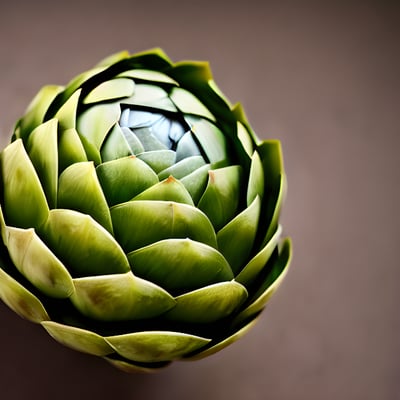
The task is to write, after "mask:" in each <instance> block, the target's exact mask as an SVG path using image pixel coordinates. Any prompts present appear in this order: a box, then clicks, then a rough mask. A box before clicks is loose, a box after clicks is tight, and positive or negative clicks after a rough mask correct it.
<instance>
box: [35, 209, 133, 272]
mask: <svg viewBox="0 0 400 400" xmlns="http://www.w3.org/2000/svg"><path fill="white" fill-rule="evenodd" d="M38 234H39V236H40V237H41V238H42V239H43V241H44V242H45V243H46V244H47V246H48V247H49V248H50V249H51V250H52V251H53V252H54V254H55V255H56V256H57V257H58V258H59V259H60V260H61V261H62V262H63V264H64V265H65V266H66V267H67V268H68V270H69V271H71V273H72V274H75V275H77V276H92V275H103V274H113V273H123V272H127V271H129V270H130V267H129V263H128V260H127V258H126V256H125V253H124V252H123V250H122V248H121V247H120V245H119V244H118V243H117V241H116V240H115V239H114V238H113V236H112V235H111V234H110V233H109V232H108V231H107V230H106V229H104V228H103V227H102V226H101V225H100V224H99V223H97V222H96V221H95V220H94V219H93V218H92V217H90V216H89V215H85V214H81V213H79V212H77V211H73V210H64V209H55V210H51V211H50V213H49V218H48V220H47V221H46V223H45V224H43V226H41V228H40V230H39V232H38ZM73 276H74V275H73Z"/></svg>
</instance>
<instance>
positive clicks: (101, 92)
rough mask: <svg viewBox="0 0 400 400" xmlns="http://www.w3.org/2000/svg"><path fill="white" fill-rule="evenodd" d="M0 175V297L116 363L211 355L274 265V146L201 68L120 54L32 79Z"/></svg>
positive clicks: (257, 307) (279, 177) (65, 339)
mask: <svg viewBox="0 0 400 400" xmlns="http://www.w3.org/2000/svg"><path fill="white" fill-rule="evenodd" d="M0 172H1V192H2V196H1V210H2V213H1V237H2V245H1V252H0V253H1V259H0V263H1V268H0V297H1V299H2V300H3V301H4V302H5V303H6V304H7V305H8V306H9V307H10V308H12V309H13V310H14V311H15V312H16V313H18V314H19V315H21V316H22V317H24V318H26V319H28V320H30V321H33V322H36V323H39V324H41V325H42V326H43V327H44V328H45V329H46V330H47V331H48V332H49V334H50V335H51V336H52V337H54V338H55V339H56V340H57V341H59V342H60V343H62V344H64V345H66V346H69V347H71V348H73V349H76V350H79V351H82V352H86V353H89V354H93V355H97V356H100V357H104V358H105V359H107V360H108V361H109V362H111V363H112V364H113V365H115V366H116V367H118V368H120V369H122V370H125V371H137V370H139V371H153V370H156V369H158V368H161V367H164V366H166V365H167V364H169V363H170V362H171V361H173V360H179V359H181V360H182V359H185V360H191V359H199V358H202V357H205V356H208V355H210V354H213V353H215V352H216V351H218V350H221V349H222V348H224V347H225V346H227V345H229V344H230V343H232V342H233V341H235V340H237V339H238V338H239V337H241V336H242V335H243V334H244V333H245V332H246V331H247V330H248V329H249V328H250V327H251V326H252V325H253V324H254V322H255V321H256V319H257V317H258V315H259V314H260V312H261V310H262V309H263V308H264V306H265V304H266V302H267V301H268V299H269V298H270V296H271V294H272V293H273V292H274V291H275V289H276V288H277V287H278V285H279V284H280V282H281V281H282V278H283V277H284V275H285V273H286V271H287V266H288V264H289V261H290V257H291V250H290V241H289V239H284V240H281V239H280V236H281V227H280V225H279V222H278V218H279V213H280V208H281V204H282V200H283V197H284V192H285V174H284V170H283V163H282V156H281V148H280V144H279V142H278V141H276V140H266V141H260V140H258V139H257V137H256V135H255V134H254V133H253V131H252V130H251V128H250V126H249V124H248V122H247V120H246V118H245V116H244V113H243V111H242V109H241V107H240V106H239V105H236V106H233V107H232V106H230V104H229V103H228V101H227V100H226V99H225V98H224V96H223V95H222V94H221V93H220V91H219V90H218V89H217V87H216V85H215V84H214V82H213V80H212V76H211V72H210V70H209V67H208V64H207V63H200V62H181V63H176V64H174V63H172V62H171V61H170V60H169V59H168V57H167V56H166V55H165V54H164V53H163V52H162V51H161V50H159V49H155V50H151V51H148V52H144V53H140V54H135V55H130V54H128V53H126V52H122V53H119V54H116V55H113V56H111V57H109V58H107V59H106V60H104V61H103V62H101V63H100V64H99V65H97V66H96V67H94V68H93V69H91V70H89V71H87V72H85V73H83V74H81V75H79V76H78V77H76V78H75V79H73V80H72V81H71V82H70V83H69V84H68V85H67V86H66V87H61V86H46V87H44V88H43V89H42V90H41V91H40V92H39V93H38V95H37V96H36V97H35V98H34V100H33V101H32V103H31V104H30V106H29V108H28V110H27V112H26V114H25V115H24V116H23V117H22V118H21V119H20V120H19V121H18V123H17V124H16V128H15V132H14V135H13V138H12V142H11V143H10V144H9V145H8V146H7V147H6V148H5V149H4V150H3V152H2V153H1V164H0Z"/></svg>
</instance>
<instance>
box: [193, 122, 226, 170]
mask: <svg viewBox="0 0 400 400" xmlns="http://www.w3.org/2000/svg"><path fill="white" fill-rule="evenodd" d="M185 119H186V121H187V122H188V123H189V125H190V126H191V132H192V134H193V135H194V136H195V138H196V139H197V140H198V141H199V143H200V145H201V148H202V149H203V151H204V153H205V155H206V156H207V159H208V160H209V162H210V163H211V164H215V163H220V162H224V161H227V160H228V158H229V151H228V145H227V142H226V138H225V136H224V134H223V133H222V131H221V130H220V129H219V128H218V127H217V126H216V125H214V124H213V123H211V122H210V121H207V120H205V119H203V118H198V117H192V116H186V117H185Z"/></svg>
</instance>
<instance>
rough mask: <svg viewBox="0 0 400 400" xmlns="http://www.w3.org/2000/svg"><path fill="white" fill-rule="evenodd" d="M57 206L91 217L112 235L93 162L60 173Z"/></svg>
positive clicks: (73, 166)
mask: <svg viewBox="0 0 400 400" xmlns="http://www.w3.org/2000/svg"><path fill="white" fill-rule="evenodd" d="M57 204H58V208H65V209H72V210H76V211H80V212H82V213H84V214H88V215H91V216H92V217H93V218H94V219H95V220H96V221H97V222H98V223H99V224H101V225H103V226H104V228H106V229H107V230H108V231H109V232H111V233H112V222H111V216H110V210H109V208H108V205H107V200H106V198H105V196H104V193H103V190H102V187H101V185H100V182H99V180H98V178H97V174H96V170H95V167H94V164H93V162H91V161H87V162H80V163H75V164H72V165H70V166H69V167H68V168H67V169H65V170H64V171H63V172H62V174H61V175H60V179H59V190H58V199H57Z"/></svg>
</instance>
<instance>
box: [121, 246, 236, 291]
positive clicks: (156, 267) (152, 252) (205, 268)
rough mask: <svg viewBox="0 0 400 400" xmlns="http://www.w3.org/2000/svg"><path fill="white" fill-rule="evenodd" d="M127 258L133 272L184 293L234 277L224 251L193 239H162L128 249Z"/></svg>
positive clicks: (166, 287) (167, 288)
mask: <svg viewBox="0 0 400 400" xmlns="http://www.w3.org/2000/svg"><path fill="white" fill-rule="evenodd" d="M128 259H129V262H130V264H131V268H132V271H133V273H134V274H136V275H138V276H140V277H141V278H144V279H148V280H150V281H152V282H154V283H156V284H157V285H160V286H161V287H163V288H164V289H166V290H168V291H170V292H180V293H182V292H184V291H189V290H194V289H198V288H200V287H203V286H206V285H210V284H212V283H217V282H223V281H229V280H232V279H233V273H232V270H231V268H230V266H229V264H228V262H227V261H226V260H225V258H224V257H223V256H222V254H221V253H219V252H218V251H217V250H216V249H214V248H213V247H211V246H208V245H206V244H204V243H200V242H196V241H193V240H191V239H166V240H160V241H158V242H156V243H153V244H151V245H149V246H146V247H142V248H140V249H138V250H135V251H132V252H130V253H128Z"/></svg>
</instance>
